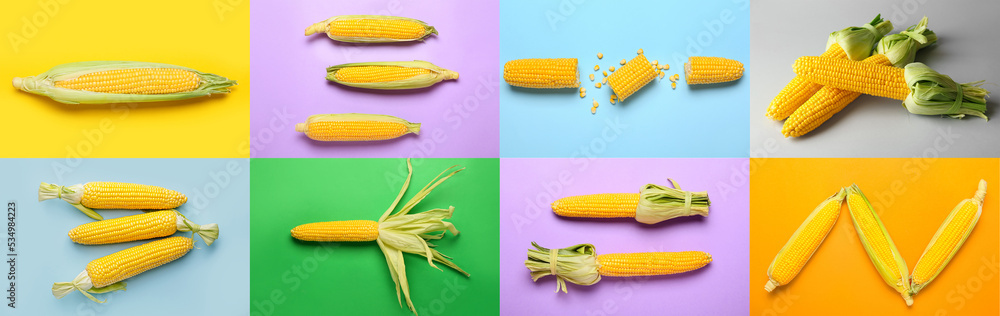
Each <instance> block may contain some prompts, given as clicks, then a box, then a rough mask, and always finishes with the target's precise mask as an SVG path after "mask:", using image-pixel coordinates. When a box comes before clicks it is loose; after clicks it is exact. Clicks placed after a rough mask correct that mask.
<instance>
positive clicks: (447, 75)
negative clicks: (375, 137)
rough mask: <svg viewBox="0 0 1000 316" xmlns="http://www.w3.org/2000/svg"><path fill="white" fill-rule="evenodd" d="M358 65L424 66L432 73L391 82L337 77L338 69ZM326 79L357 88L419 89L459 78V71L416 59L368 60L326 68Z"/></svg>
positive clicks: (423, 67)
mask: <svg viewBox="0 0 1000 316" xmlns="http://www.w3.org/2000/svg"><path fill="white" fill-rule="evenodd" d="M358 66H395V67H404V68H422V69H427V70H430V71H431V73H429V74H424V75H417V76H413V77H410V78H408V79H404V80H397V81H389V82H346V81H341V80H339V79H337V76H336V74H337V71H339V70H340V69H343V68H347V67H358ZM326 72H327V74H326V79H327V80H330V81H333V82H336V83H339V84H342V85H345V86H350V87H355V88H365V89H378V90H405V89H419V88H426V87H430V86H432V85H434V84H436V83H438V82H441V81H444V80H450V79H458V73H457V72H454V71H451V70H448V69H444V68H441V67H438V66H435V65H434V64H432V63H429V62H426V61H422V60H414V61H387V62H368V63H350V64H342V65H336V66H330V67H328V68H326Z"/></svg>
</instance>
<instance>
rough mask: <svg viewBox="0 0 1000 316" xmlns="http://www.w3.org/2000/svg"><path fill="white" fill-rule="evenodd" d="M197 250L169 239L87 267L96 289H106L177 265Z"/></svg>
mask: <svg viewBox="0 0 1000 316" xmlns="http://www.w3.org/2000/svg"><path fill="white" fill-rule="evenodd" d="M193 247H194V240H192V239H191V238H187V237H170V238H164V239H160V240H156V241H151V242H148V243H145V244H142V245H139V246H135V247H132V248H128V249H125V250H122V251H119V252H116V253H113V254H110V255H107V256H104V257H101V258H98V259H96V260H94V261H91V262H90V263H89V264H87V275H88V276H89V277H90V281H91V282H92V283H93V285H94V287H95V288H100V287H105V286H108V285H111V284H114V283H117V282H118V281H122V280H125V279H128V278H131V277H133V276H136V275H138V274H139V273H143V272H146V271H148V270H150V269H153V268H156V267H159V266H161V265H164V264H166V263H168V262H171V261H174V260H176V259H177V258H180V257H182V256H184V255H185V254H187V253H188V251H190V250H191V248H193Z"/></svg>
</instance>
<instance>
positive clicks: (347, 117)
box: [295, 113, 420, 142]
mask: <svg viewBox="0 0 1000 316" xmlns="http://www.w3.org/2000/svg"><path fill="white" fill-rule="evenodd" d="M295 131H296V132H300V133H305V134H306V136H308V137H309V138H311V139H314V140H319V141H338V142H345V141H376V140H387V139H393V138H397V137H400V136H403V135H406V134H409V133H413V134H416V135H419V134H420V123H410V122H407V121H406V120H403V119H401V118H398V117H395V116H389V115H379V114H360V113H346V114H316V115H310V116H309V118H308V119H306V122H305V123H297V124H295Z"/></svg>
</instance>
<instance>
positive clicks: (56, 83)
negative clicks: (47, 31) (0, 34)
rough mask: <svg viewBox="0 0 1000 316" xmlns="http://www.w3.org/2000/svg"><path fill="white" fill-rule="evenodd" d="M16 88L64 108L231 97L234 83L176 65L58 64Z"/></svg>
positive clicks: (20, 80)
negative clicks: (230, 90) (77, 105)
mask: <svg viewBox="0 0 1000 316" xmlns="http://www.w3.org/2000/svg"><path fill="white" fill-rule="evenodd" d="M13 83H14V87H15V88H18V89H21V90H22V91H25V92H30V93H34V94H38V95H43V96H47V97H49V98H52V99H53V100H56V101H59V102H62V103H68V104H77V103H83V104H103V103H123V102H154V101H173V100H181V99H188V98H195V97H201V96H207V95H210V94H215V93H229V87H232V86H234V85H236V81H233V80H229V79H226V78H224V77H222V76H218V75H214V74H210V73H204V72H200V71H197V70H194V69H190V68H184V67H180V66H174V65H168V64H159V63H147V62H137V61H87V62H75V63H68V64H62V65H59V66H56V67H53V68H52V69H49V71H46V72H44V73H42V74H40V75H37V76H31V77H24V78H21V77H16V78H14V82H13Z"/></svg>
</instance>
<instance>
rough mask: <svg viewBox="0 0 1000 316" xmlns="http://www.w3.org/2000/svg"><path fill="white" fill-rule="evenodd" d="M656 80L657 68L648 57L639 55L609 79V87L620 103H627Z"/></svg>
mask: <svg viewBox="0 0 1000 316" xmlns="http://www.w3.org/2000/svg"><path fill="white" fill-rule="evenodd" d="M655 78H656V68H653V64H650V63H649V60H647V59H646V55H643V54H639V55H638V56H635V58H632V60H631V61H629V62H628V63H625V65H624V66H622V67H621V68H619V69H618V71H616V72H614V73H612V74H611V76H609V77H608V85H609V86H611V90H612V91H614V93H615V95H617V96H618V102H625V99H626V98H628V97H629V96H631V95H632V94H634V93H635V92H636V91H639V89H640V88H642V87H644V86H646V84H648V83H649V82H650V81H653V79H655Z"/></svg>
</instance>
